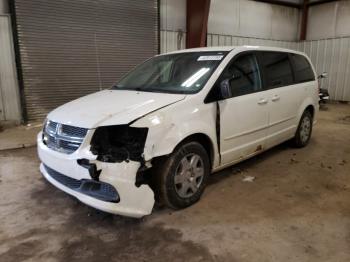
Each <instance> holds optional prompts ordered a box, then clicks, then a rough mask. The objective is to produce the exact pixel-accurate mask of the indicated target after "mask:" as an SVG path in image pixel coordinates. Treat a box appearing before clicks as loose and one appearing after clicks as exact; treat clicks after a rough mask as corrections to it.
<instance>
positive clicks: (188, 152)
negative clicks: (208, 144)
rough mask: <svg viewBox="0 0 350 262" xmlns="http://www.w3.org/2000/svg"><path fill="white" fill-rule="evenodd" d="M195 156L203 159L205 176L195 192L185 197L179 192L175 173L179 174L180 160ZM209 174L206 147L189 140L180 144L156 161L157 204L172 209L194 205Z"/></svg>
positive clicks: (202, 164)
mask: <svg viewBox="0 0 350 262" xmlns="http://www.w3.org/2000/svg"><path fill="white" fill-rule="evenodd" d="M194 156H199V157H200V158H201V160H202V162H201V163H200V166H202V167H203V176H202V177H203V178H202V180H201V182H200V184H199V185H198V186H197V187H196V190H197V191H196V192H194V193H193V195H191V196H188V197H183V196H181V195H180V194H179V191H180V190H179V189H178V185H179V184H175V175H179V173H178V171H177V170H178V168H179V167H180V162H181V161H183V160H184V158H186V159H187V157H190V160H192V157H194ZM181 167H182V162H181ZM200 170H202V169H200ZM181 173H183V172H181ZM187 173H188V172H186V174H187ZM209 174H210V161H209V157H208V154H207V152H206V150H205V149H204V147H203V146H202V145H201V144H200V143H198V142H189V143H186V144H183V145H180V146H179V147H178V148H176V149H175V150H174V152H173V153H172V154H170V155H169V156H168V157H167V158H161V159H158V160H157V161H156V162H155V163H154V173H153V178H154V180H153V181H154V182H153V189H154V191H155V194H156V200H157V202H158V203H157V204H158V205H160V206H161V205H166V206H167V207H170V208H172V209H181V208H185V207H188V206H190V205H193V204H194V203H196V202H197V201H198V200H199V199H200V197H201V195H202V193H203V191H204V189H205V187H206V184H207V179H208V176H209ZM188 179H190V178H188ZM188 179H187V180H188ZM192 179H193V178H192ZM186 183H192V182H189V180H188V181H187V182H186ZM180 189H181V188H180ZM189 193H191V189H189Z"/></svg>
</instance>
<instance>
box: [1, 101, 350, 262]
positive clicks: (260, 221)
mask: <svg viewBox="0 0 350 262" xmlns="http://www.w3.org/2000/svg"><path fill="white" fill-rule="evenodd" d="M38 165H39V161H38V159H37V156H36V149H35V148H25V149H17V150H7V151H1V152H0V221H1V226H0V261H3V262H5V261H6V262H7V261H24V260H25V261H128V260H130V261H259V262H264V261H269V262H271V261H276V262H281V261H283V262H285V261H298V262H300V261H318V262H319V261H337V262H340V261H344V262H345V261H350V106H349V105H329V106H328V110H327V111H323V112H321V114H320V118H319V122H318V125H317V126H316V128H315V129H314V133H313V138H312V140H311V142H310V144H309V146H308V147H306V148H304V149H293V148H290V147H289V146H288V145H287V144H282V145H280V146H278V147H277V148H274V149H272V150H270V151H268V152H265V153H263V154H262V155H260V156H258V157H255V158H253V159H250V160H248V161H246V162H244V163H241V164H239V165H236V166H235V167H232V168H228V169H226V170H224V171H222V172H220V173H217V174H214V175H212V177H211V179H210V185H209V186H208V187H207V189H206V191H205V193H204V195H203V197H202V199H201V201H200V202H199V203H197V204H196V205H194V206H192V207H190V208H187V209H185V210H181V211H176V212H174V211H172V210H169V209H160V210H155V211H154V213H153V214H152V215H151V216H148V217H145V218H143V219H141V220H135V219H130V218H125V217H119V216H112V215H109V214H105V213H102V212H99V211H96V210H94V209H92V208H89V207H87V206H85V205H83V204H81V203H79V202H78V201H77V200H75V199H73V198H72V197H70V196H68V195H66V194H64V193H63V192H61V191H59V190H58V189H56V188H54V187H53V186H51V185H50V184H48V183H46V182H45V181H44V179H43V178H41V175H40V174H39V171H38ZM248 175H249V176H254V177H256V179H255V180H254V181H253V182H251V183H249V182H243V181H242V179H243V178H244V177H245V176H248Z"/></svg>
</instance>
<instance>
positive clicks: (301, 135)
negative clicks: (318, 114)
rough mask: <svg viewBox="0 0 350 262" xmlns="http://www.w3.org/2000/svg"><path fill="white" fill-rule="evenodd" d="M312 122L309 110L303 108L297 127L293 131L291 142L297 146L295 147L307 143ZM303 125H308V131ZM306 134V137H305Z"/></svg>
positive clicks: (303, 145)
mask: <svg viewBox="0 0 350 262" xmlns="http://www.w3.org/2000/svg"><path fill="white" fill-rule="evenodd" d="M307 123H308V124H307ZM312 124H313V117H312V114H311V112H310V111H309V110H305V111H304V113H303V115H302V116H301V118H300V121H299V125H298V129H297V131H296V132H295V136H294V138H293V139H292V143H293V146H294V147H297V148H301V147H305V146H306V145H307V144H308V143H309V141H310V138H311V134H312ZM305 125H309V129H308V131H306V127H305ZM306 134H307V137H306Z"/></svg>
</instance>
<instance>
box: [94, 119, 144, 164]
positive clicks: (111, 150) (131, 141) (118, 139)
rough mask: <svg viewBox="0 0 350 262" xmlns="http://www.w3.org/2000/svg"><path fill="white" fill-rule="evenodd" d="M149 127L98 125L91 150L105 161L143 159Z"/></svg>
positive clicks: (140, 160)
mask: <svg viewBox="0 0 350 262" xmlns="http://www.w3.org/2000/svg"><path fill="white" fill-rule="evenodd" d="M147 132H148V128H136V127H130V126H128V125H118V126H102V127H98V128H97V129H96V131H95V133H94V135H93V137H92V140H91V152H92V153H93V154H94V155H97V160H100V161H103V162H112V163H115V162H123V161H129V160H133V161H139V162H142V161H143V151H144V147H145V142H146V137H147Z"/></svg>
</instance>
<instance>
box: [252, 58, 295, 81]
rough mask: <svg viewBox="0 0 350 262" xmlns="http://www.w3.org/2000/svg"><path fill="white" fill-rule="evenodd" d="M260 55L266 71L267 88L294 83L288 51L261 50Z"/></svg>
mask: <svg viewBox="0 0 350 262" xmlns="http://www.w3.org/2000/svg"><path fill="white" fill-rule="evenodd" d="M259 53H260V52H259ZM259 57H260V63H261V65H262V67H263V71H264V79H265V85H266V88H276V87H280V86H287V85H291V84H293V73H292V67H291V63H290V61H289V57H288V53H282V52H261V53H260V54H259Z"/></svg>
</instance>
